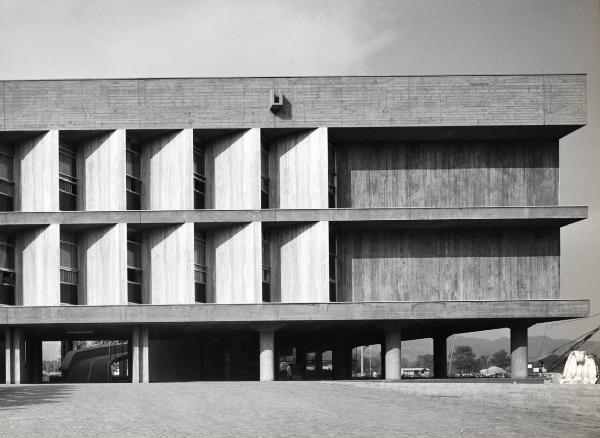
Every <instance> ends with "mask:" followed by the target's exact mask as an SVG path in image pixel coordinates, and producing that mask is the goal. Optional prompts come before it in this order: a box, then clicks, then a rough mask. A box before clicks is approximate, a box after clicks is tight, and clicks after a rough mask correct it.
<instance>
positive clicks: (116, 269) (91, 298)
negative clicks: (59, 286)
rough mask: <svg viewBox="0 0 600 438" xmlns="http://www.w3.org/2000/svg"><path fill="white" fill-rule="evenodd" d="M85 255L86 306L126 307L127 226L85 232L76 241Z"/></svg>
mask: <svg viewBox="0 0 600 438" xmlns="http://www.w3.org/2000/svg"><path fill="white" fill-rule="evenodd" d="M79 248H80V252H82V253H83V254H84V263H85V264H84V265H83V266H84V270H83V272H82V273H84V275H83V276H82V275H81V273H80V281H82V280H83V281H84V284H83V286H84V288H85V294H84V295H85V301H82V302H80V304H87V305H118V304H127V224H116V225H112V226H106V227H99V228H93V229H90V230H85V231H84V232H82V233H81V234H80V238H79Z"/></svg>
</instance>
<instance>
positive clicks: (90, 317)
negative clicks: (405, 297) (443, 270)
mask: <svg viewBox="0 0 600 438" xmlns="http://www.w3.org/2000/svg"><path fill="white" fill-rule="evenodd" d="M589 310H590V303H589V300H519V301H430V302H425V301H420V302H419V301H413V302H410V301H407V302H404V301H399V302H364V303H265V304H227V305H222V304H202V305H152V306H147V305H128V306H39V307H37V306H33V307H21V306H14V307H11V306H4V307H0V326H4V325H40V324H41V325H44V324H66V325H70V324H136V323H137V324H140V323H149V324H152V323H195V324H210V323H215V322H219V323H220V322H226V323H263V322H276V323H282V322H286V321H288V322H293V321H296V322H311V321H312V322H315V321H323V322H327V321H366V320H374V321H379V322H386V321H405V322H410V321H418V320H438V321H444V322H449V323H456V324H457V325H460V324H461V322H462V321H461V320H481V321H485V320H493V321H498V320H509V321H510V320H512V321H515V322H519V321H521V320H527V321H530V322H531V323H537V322H543V321H549V320H555V319H567V318H585V317H587V316H588V315H589ZM471 331H472V330H471Z"/></svg>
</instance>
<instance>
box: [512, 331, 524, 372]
mask: <svg viewBox="0 0 600 438" xmlns="http://www.w3.org/2000/svg"><path fill="white" fill-rule="evenodd" d="M527 328H528V327H527V325H515V326H513V327H511V328H510V376H511V377H512V378H514V379H524V378H526V377H527Z"/></svg>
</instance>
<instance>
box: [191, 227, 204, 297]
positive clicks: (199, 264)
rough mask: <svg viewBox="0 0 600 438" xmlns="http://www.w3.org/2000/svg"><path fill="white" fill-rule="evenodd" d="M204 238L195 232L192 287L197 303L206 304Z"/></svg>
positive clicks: (201, 234) (200, 233)
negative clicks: (193, 287)
mask: <svg viewBox="0 0 600 438" xmlns="http://www.w3.org/2000/svg"><path fill="white" fill-rule="evenodd" d="M206 277H207V269H206V236H205V234H204V233H202V232H196V237H195V238H194V286H195V297H196V302H197V303H206V279H207V278H206Z"/></svg>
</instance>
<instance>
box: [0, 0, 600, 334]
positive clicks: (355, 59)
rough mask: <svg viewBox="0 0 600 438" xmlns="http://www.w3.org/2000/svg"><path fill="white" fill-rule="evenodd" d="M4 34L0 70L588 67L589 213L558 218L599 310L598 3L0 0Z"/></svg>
mask: <svg viewBox="0 0 600 438" xmlns="http://www.w3.org/2000/svg"><path fill="white" fill-rule="evenodd" d="M0 42H1V43H2V44H0V79H4V80H7V79H58V78H60V79H65V78H117V77H118V78H127V77H181V76H303V75H430V74H519V73H532V74H539V73H587V74H588V124H587V126H585V127H583V128H581V129H579V130H578V131H576V132H574V133H572V134H570V135H568V136H567V137H565V138H563V139H562V140H561V142H560V203H561V204H562V205H588V206H589V216H590V217H589V219H587V220H585V221H583V222H579V223H576V224H572V225H569V226H567V227H565V228H563V231H562V235H561V251H562V253H561V255H562V257H561V297H562V298H587V299H590V300H591V301H592V311H591V313H592V314H596V313H600V263H599V261H600V1H599V0H569V1H564V0H503V1H497V0H496V1H494V0H479V1H474V0H453V1H452V2H449V1H447V0H422V1H402V0H397V1H392V0H365V1H363V0H337V1H336V0H303V1H290V0H287V1H286V0H278V1H276V0H253V1H252V0H245V1H241V0H238V1H217V0H169V1H166V0H164V1H158V0H127V1H124V0H95V1H89V0H53V1H52V2H48V1H43V0H39V1H32V0H0ZM599 324H600V316H598V317H596V318H593V319H590V320H587V321H579V322H574V323H562V324H550V325H538V326H535V327H533V328H532V329H530V331H529V333H530V335H537V334H546V335H548V336H551V337H554V338H564V337H567V338H569V337H575V336H577V335H578V334H580V333H583V332H584V331H586V330H590V329H591V328H593V327H595V326H597V325H599ZM506 334H507V333H506V331H494V332H492V333H488V334H487V336H500V335H506ZM598 338H599V337H598V336H597V337H596V339H598Z"/></svg>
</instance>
